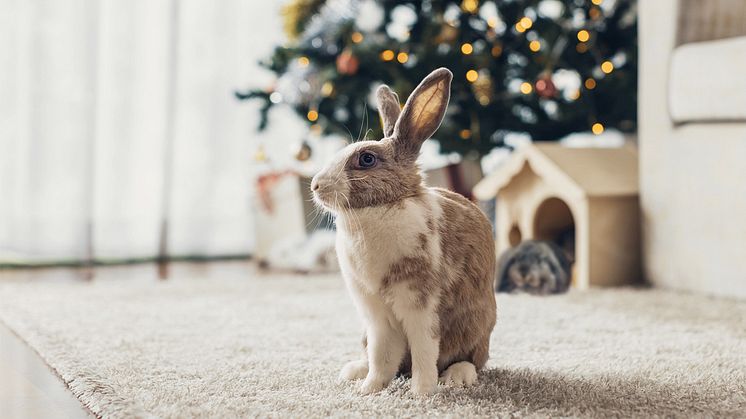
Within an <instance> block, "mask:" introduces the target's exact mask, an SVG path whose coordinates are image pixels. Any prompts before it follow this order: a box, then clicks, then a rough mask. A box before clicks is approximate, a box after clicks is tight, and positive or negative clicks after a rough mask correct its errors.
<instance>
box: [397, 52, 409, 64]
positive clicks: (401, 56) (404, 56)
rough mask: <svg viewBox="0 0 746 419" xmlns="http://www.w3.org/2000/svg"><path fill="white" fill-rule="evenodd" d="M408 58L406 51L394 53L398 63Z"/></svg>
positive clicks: (404, 61)
mask: <svg viewBox="0 0 746 419" xmlns="http://www.w3.org/2000/svg"><path fill="white" fill-rule="evenodd" d="M407 60H409V55H408V54H407V53H406V52H400V53H399V54H397V55H396V61H399V62H400V63H402V64H404V63H406V62H407Z"/></svg>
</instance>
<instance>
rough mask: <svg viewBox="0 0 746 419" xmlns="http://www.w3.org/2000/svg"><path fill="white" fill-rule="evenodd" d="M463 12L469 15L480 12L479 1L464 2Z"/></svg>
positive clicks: (465, 0) (468, 0) (462, 4)
mask: <svg viewBox="0 0 746 419" xmlns="http://www.w3.org/2000/svg"><path fill="white" fill-rule="evenodd" d="M461 10H463V11H465V12H467V13H476V12H477V10H479V1H478V0H464V1H462V2H461Z"/></svg>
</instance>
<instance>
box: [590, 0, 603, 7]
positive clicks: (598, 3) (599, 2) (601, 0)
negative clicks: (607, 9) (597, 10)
mask: <svg viewBox="0 0 746 419" xmlns="http://www.w3.org/2000/svg"><path fill="white" fill-rule="evenodd" d="M603 2H604V0H591V3H593V4H595V5H596V6H600V5H601V3H603Z"/></svg>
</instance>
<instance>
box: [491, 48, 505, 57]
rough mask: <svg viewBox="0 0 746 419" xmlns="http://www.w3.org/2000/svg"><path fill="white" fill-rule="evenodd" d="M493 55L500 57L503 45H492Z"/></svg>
mask: <svg viewBox="0 0 746 419" xmlns="http://www.w3.org/2000/svg"><path fill="white" fill-rule="evenodd" d="M490 52H491V53H492V56H493V57H499V56H500V54H502V53H503V47H502V46H501V45H495V46H494V47H492V50H490Z"/></svg>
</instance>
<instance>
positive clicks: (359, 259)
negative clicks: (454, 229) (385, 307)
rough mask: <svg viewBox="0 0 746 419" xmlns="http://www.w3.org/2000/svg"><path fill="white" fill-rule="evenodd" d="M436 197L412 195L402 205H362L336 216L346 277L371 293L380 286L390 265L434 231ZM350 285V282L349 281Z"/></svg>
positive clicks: (338, 246)
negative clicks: (432, 224) (432, 219)
mask: <svg viewBox="0 0 746 419" xmlns="http://www.w3.org/2000/svg"><path fill="white" fill-rule="evenodd" d="M435 199H436V197H434V196H431V195H428V196H427V198H426V199H424V200H423V199H415V198H410V199H407V200H405V201H404V202H403V205H399V206H391V207H371V208H363V209H357V210H352V211H347V212H345V213H342V214H339V215H338V217H337V255H338V258H339V263H340V267H341V269H342V274H343V275H344V277H345V280H346V281H348V282H350V281H352V282H354V284H355V285H357V286H359V287H361V288H362V290H363V291H365V292H366V293H369V294H375V293H377V292H378V290H379V289H380V285H381V281H382V280H383V277H384V276H385V275H386V273H387V272H388V271H389V269H390V267H391V265H392V264H393V263H395V262H397V261H399V260H401V258H403V257H406V256H410V255H413V254H415V253H416V252H417V251H421V247H420V240H421V236H422V235H423V234H424V235H426V236H427V237H432V236H433V235H434V234H435V233H434V232H432V231H430V229H429V228H428V226H427V220H428V218H437V216H438V215H439V214H437V212H438V211H437V209H438V208H439V206H437V203H436V201H435ZM348 285H351V284H348Z"/></svg>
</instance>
